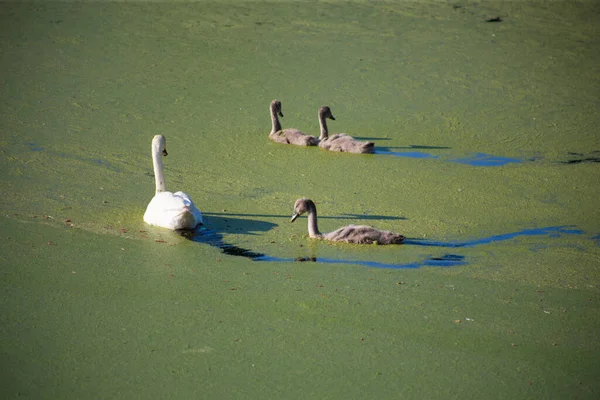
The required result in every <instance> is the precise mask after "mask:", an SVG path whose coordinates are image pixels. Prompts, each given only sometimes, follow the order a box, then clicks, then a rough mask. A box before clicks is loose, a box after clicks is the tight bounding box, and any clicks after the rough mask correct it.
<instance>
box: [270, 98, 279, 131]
mask: <svg viewBox="0 0 600 400" xmlns="http://www.w3.org/2000/svg"><path fill="white" fill-rule="evenodd" d="M280 130H281V124H280V123H279V118H278V117H277V110H276V109H275V106H274V105H271V133H275V132H279V131H280Z"/></svg>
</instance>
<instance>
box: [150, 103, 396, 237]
mask: <svg viewBox="0 0 600 400" xmlns="http://www.w3.org/2000/svg"><path fill="white" fill-rule="evenodd" d="M269 111H270V114H271V132H270V133H269V139H271V140H272V141H274V142H276V143H282V144H292V145H296V146H318V147H320V148H322V149H324V150H328V151H336V152H346V153H358V154H369V153H373V151H374V147H375V146H374V144H373V142H366V141H360V140H356V139H355V138H353V137H352V136H350V135H347V134H345V133H337V134H334V135H332V136H329V132H328V130H327V121H326V120H327V119H331V120H332V121H335V118H334V116H333V114H332V112H331V109H330V108H329V107H328V106H322V107H320V108H319V110H318V114H317V115H318V120H319V127H320V135H319V137H318V138H317V137H315V136H311V135H308V134H306V133H304V132H302V131H299V130H298V129H291V128H288V129H283V128H282V127H281V123H280V122H279V117H282V118H283V112H282V110H281V102H280V101H279V100H273V101H272V102H271V105H270V107H269ZM167 154H168V153H167V141H166V138H165V137H164V136H163V135H155V136H154V137H153V138H152V166H153V168H154V180H155V193H154V197H153V198H152V200H150V203H149V204H148V206H147V208H146V212H145V213H144V221H145V222H146V223H147V224H149V225H154V226H158V227H162V228H166V229H170V230H193V229H195V228H196V227H197V226H198V225H201V224H203V220H202V213H201V212H200V210H199V209H198V207H196V205H195V204H194V202H193V201H192V199H191V198H190V196H188V195H187V194H186V193H184V192H181V191H179V192H175V193H172V192H169V191H167V185H166V183H165V173H164V165H163V160H162V157H164V156H167ZM302 214H308V235H309V236H310V237H311V238H315V239H324V240H329V241H333V242H346V243H355V244H373V243H375V244H402V243H403V242H404V236H402V235H400V234H398V233H393V232H389V231H381V230H378V229H376V228H373V227H370V226H366V225H348V226H344V227H342V228H339V229H337V230H335V231H333V232H329V233H321V232H320V231H319V228H318V225H317V207H316V206H315V203H314V202H313V201H312V200H310V199H307V198H301V199H298V200H296V203H295V204H294V214H293V216H292V219H291V222H294V221H295V220H296V219H297V218H298V217H299V216H301V215H302Z"/></svg>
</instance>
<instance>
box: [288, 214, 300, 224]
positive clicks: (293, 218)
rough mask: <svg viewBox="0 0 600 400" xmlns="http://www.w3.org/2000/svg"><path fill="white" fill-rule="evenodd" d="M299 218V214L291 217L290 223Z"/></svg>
mask: <svg viewBox="0 0 600 400" xmlns="http://www.w3.org/2000/svg"><path fill="white" fill-rule="evenodd" d="M299 216H300V214H298V213H296V214H294V215H292V219H291V220H290V222H294V221H295V220H296V218H298V217H299Z"/></svg>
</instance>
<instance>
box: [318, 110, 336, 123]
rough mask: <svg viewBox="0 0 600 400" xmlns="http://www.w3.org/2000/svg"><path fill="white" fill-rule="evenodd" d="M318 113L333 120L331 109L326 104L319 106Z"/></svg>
mask: <svg viewBox="0 0 600 400" xmlns="http://www.w3.org/2000/svg"><path fill="white" fill-rule="evenodd" d="M319 115H322V116H323V117H325V118H329V119H332V120H334V121H335V118H334V117H333V114H332V113H331V109H330V108H329V107H328V106H323V107H321V108H319Z"/></svg>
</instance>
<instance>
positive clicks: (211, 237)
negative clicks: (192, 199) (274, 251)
mask: <svg viewBox="0 0 600 400" xmlns="http://www.w3.org/2000/svg"><path fill="white" fill-rule="evenodd" d="M242 215H248V216H255V215H252V214H242ZM205 216H207V217H208V225H210V227H211V229H208V228H207V227H206V226H204V225H202V226H198V227H197V228H196V229H193V230H182V231H176V232H177V233H179V234H180V235H181V236H183V237H185V238H186V239H188V240H191V241H193V242H198V243H206V244H208V245H209V246H212V247H216V248H218V249H219V250H221V252H223V253H224V254H227V255H230V256H236V257H245V258H249V259H251V260H258V259H260V258H261V257H266V255H265V254H262V253H258V252H255V251H252V250H248V249H245V248H242V247H239V246H236V245H234V244H231V243H227V242H226V241H225V240H224V238H223V235H222V234H221V233H220V232H223V231H228V232H230V233H235V234H244V235H254V234H255V232H257V233H258V232H266V231H269V230H271V229H273V228H274V227H276V226H277V225H276V224H273V223H271V222H266V221H258V220H254V219H246V218H232V217H231V215H230V214H221V213H210V212H209V213H205Z"/></svg>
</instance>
